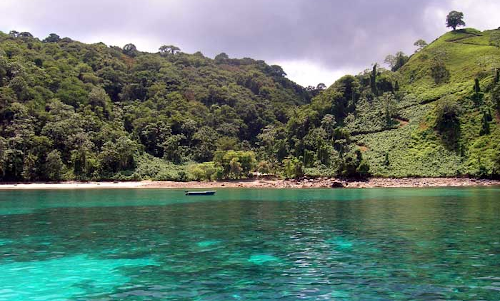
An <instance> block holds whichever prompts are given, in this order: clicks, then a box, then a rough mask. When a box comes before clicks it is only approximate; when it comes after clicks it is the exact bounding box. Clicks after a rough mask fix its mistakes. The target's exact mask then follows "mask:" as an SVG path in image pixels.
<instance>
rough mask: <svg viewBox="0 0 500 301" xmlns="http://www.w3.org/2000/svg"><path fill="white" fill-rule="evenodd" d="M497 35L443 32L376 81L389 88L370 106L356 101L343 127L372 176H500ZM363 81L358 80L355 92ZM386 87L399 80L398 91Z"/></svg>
mask: <svg viewBox="0 0 500 301" xmlns="http://www.w3.org/2000/svg"><path fill="white" fill-rule="evenodd" d="M498 35H500V30H492V31H485V32H479V31H477V30H474V29H463V30H457V31H454V32H449V33H447V34H445V35H443V36H442V37H440V38H438V39H437V40H435V41H434V42H433V43H431V44H430V45H428V46H426V47H425V48H424V49H422V50H421V51H419V52H417V53H415V54H414V55H412V56H411V57H410V59H409V61H408V62H407V63H406V64H405V65H404V66H403V67H402V68H401V69H399V70H398V71H397V72H388V71H382V72H381V74H380V75H379V79H377V82H379V83H383V85H386V86H388V87H389V88H383V87H382V88H380V89H379V91H378V92H379V94H381V96H379V97H376V98H375V100H373V101H370V100H368V101H367V97H363V96H361V97H360V99H358V100H357V102H356V105H355V106H356V109H355V110H353V112H352V116H348V118H349V117H351V118H350V119H348V121H347V122H346V128H348V129H350V132H351V134H352V136H353V137H352V139H353V140H354V141H355V142H356V143H357V144H358V145H360V146H361V149H362V150H363V151H364V152H363V155H364V156H365V157H366V159H367V161H368V162H369V165H370V167H371V168H370V171H371V173H372V174H374V175H377V176H397V177H403V176H457V175H458V176H460V175H471V176H494V175H498V174H499V173H500V169H499V168H500V130H499V126H498V123H499V122H500V118H499V113H498V112H499V111H498V110H499V100H500V99H499V96H500V95H499V89H500V88H499V83H498V70H499V69H500V49H499V48H498V46H497V45H498V44H497V45H492V44H493V43H492V41H495V39H498ZM366 77H367V75H366V74H364V75H360V76H357V79H358V80H359V82H360V83H361V85H360V86H361V88H360V90H362V87H363V79H365V80H366ZM387 79H388V80H387ZM476 80H478V87H477V88H476V87H475V81H476ZM385 81H388V82H390V83H392V84H393V85H394V86H395V83H396V81H397V82H398V86H399V90H398V91H393V90H394V88H395V87H394V86H393V87H392V88H391V87H390V86H391V85H390V84H388V83H384V82H385ZM332 88H334V87H332ZM332 88H331V89H332ZM366 88H367V84H366V83H365V89H366ZM475 89H477V90H475ZM380 90H382V91H380ZM325 93H328V91H326V92H325ZM369 98H370V97H368V99H369ZM387 115H390V118H387ZM384 118H385V119H386V120H384Z"/></svg>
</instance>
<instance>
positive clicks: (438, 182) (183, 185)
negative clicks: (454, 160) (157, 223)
mask: <svg viewBox="0 0 500 301" xmlns="http://www.w3.org/2000/svg"><path fill="white" fill-rule="evenodd" d="M471 186H500V181H498V180H479V179H468V178H400V179H394V178H371V179H369V180H366V181H346V180H340V179H330V178H319V179H302V180H279V179H274V180H266V179H256V180H241V181H220V182H172V181H141V182H63V183H19V184H0V190H2V189H4V190H8V189H13V190H17V189H19V190H22V189H124V188H150V189H151V188H173V189H190V188H342V187H344V188H376V187H387V188H389V187H394V188H396V187H471Z"/></svg>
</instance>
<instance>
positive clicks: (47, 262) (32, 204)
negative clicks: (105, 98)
mask: <svg viewBox="0 0 500 301" xmlns="http://www.w3.org/2000/svg"><path fill="white" fill-rule="evenodd" d="M0 300H1V301H4V300H9V301H11V300H12V301H18V300H19V301H21V300H22V301H26V300H39V301H41V300H47V301H49V300H50V301H57V300H500V189H499V188H446V189H444V188H426V189H341V190H333V189H302V190H293V189H283V190H271V189H266V190H259V189H218V190H217V193H216V195H215V196H189V197H188V196H185V195H184V191H182V190H167V189H163V190H162V189H157V190H146V189H142V190H134V189H123V190H62V191H51V190H29V191H28V190H25V191H0Z"/></svg>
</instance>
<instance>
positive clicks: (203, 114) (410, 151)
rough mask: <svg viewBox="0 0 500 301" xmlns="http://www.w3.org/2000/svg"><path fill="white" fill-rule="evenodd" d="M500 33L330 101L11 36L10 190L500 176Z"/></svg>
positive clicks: (173, 58)
mask: <svg viewBox="0 0 500 301" xmlns="http://www.w3.org/2000/svg"><path fill="white" fill-rule="evenodd" d="M499 35H500V30H492V31H485V32H479V31H477V30H474V29H464V30H457V31H453V32H449V33H447V34H445V35H444V36H442V37H440V38H439V39H437V40H435V41H434V42H433V43H431V44H430V45H428V46H426V47H425V48H423V49H422V50H420V51H419V52H417V53H415V54H414V55H412V56H411V57H410V58H409V60H408V61H407V62H406V63H405V64H404V65H402V67H401V68H399V70H397V71H395V72H392V71H389V70H385V69H382V68H379V67H378V66H374V67H373V68H371V69H368V70H367V71H365V72H363V73H361V74H359V75H356V76H345V77H343V78H341V79H339V80H338V81H337V82H336V83H334V84H333V85H332V86H331V87H329V88H328V89H326V90H322V89H321V87H318V88H311V87H309V88H303V87H301V86H299V85H297V84H295V83H293V82H292V81H290V80H288V79H287V78H286V74H285V73H284V72H283V70H282V68H281V67H279V66H269V65H267V64H266V63H265V62H263V61H258V60H253V59H249V58H244V59H232V58H229V57H228V56H227V55H225V54H223V53H222V54H220V55H218V56H216V57H215V59H210V58H207V57H205V56H203V54H201V53H200V52H198V53H195V54H186V53H182V52H180V51H179V49H177V48H176V47H175V46H165V47H162V48H161V49H160V51H159V52H158V53H145V52H140V51H138V50H137V49H136V48H135V46H133V45H131V44H129V45H126V46H125V47H123V49H122V48H119V47H108V46H106V45H104V44H93V45H87V44H83V43H80V42H76V41H73V40H71V39H69V38H63V39H61V38H59V37H58V36H56V35H51V36H49V37H48V38H47V39H45V40H43V41H41V40H39V39H37V38H34V37H32V36H31V34H29V33H16V32H11V33H10V34H3V33H0V180H2V181H41V180H61V179H68V180H69V179H80V180H101V179H117V180H137V179H159V180H189V179H200V180H201V179H205V180H207V179H223V178H242V177H248V176H249V175H250V173H251V172H254V171H259V172H261V173H271V174H276V175H280V176H283V177H297V176H301V175H303V174H305V175H310V176H346V177H351V176H357V177H360V176H361V177H363V176H368V175H373V176H384V177H387V176H395V177H406V176H457V175H464V176H473V177H497V176H499V174H500V129H499V126H498V123H499V122H500V115H499V108H500V106H499V104H500V84H499V83H498V82H499V79H498V77H499V76H498V71H497V70H498V69H499V68H500V48H498V42H497V39H498V36H499Z"/></svg>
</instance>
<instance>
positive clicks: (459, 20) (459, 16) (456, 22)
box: [446, 10, 465, 30]
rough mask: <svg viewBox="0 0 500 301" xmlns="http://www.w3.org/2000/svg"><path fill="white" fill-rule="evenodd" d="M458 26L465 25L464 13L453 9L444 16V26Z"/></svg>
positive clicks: (455, 27) (454, 27) (454, 28)
mask: <svg viewBox="0 0 500 301" xmlns="http://www.w3.org/2000/svg"><path fill="white" fill-rule="evenodd" d="M458 26H465V22H464V13H462V12H458V11H455V10H453V11H451V12H450V13H449V14H448V16H446V27H451V28H453V30H456V29H457V27H458Z"/></svg>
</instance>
